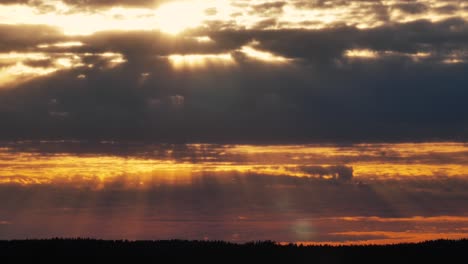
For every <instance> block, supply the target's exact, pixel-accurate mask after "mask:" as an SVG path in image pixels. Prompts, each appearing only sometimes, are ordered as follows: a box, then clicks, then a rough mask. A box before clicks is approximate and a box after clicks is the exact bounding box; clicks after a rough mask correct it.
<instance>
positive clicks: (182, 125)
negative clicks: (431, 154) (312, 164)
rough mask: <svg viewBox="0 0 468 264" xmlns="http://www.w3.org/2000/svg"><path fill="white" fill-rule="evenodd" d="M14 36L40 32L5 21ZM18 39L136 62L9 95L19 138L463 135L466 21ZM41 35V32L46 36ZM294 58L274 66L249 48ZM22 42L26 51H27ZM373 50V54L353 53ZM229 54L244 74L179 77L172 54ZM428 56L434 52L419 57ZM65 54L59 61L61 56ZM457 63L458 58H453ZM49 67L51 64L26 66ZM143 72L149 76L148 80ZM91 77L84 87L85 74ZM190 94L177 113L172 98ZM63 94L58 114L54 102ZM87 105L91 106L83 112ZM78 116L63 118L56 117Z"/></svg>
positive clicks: (207, 71)
mask: <svg viewBox="0 0 468 264" xmlns="http://www.w3.org/2000/svg"><path fill="white" fill-rule="evenodd" d="M4 28H5V29H7V30H11V31H12V32H28V30H29V31H31V30H35V29H36V28H35V27H30V26H24V28H22V27H21V26H15V27H14V29H13V28H12V27H11V26H4ZM39 29H41V30H43V31H44V32H45V33H43V34H18V35H19V37H18V38H16V37H15V38H10V40H5V41H2V44H3V50H4V51H5V52H8V51H21V50H28V51H38V50H39V49H38V48H37V47H36V45H37V44H42V43H55V42H56V41H70V40H74V41H81V42H83V43H84V45H83V46H81V47H65V48H63V47H61V48H60V47H50V48H48V49H42V50H41V51H42V52H48V53H50V54H57V52H59V53H60V52H62V53H63V52H72V53H74V54H78V55H79V54H85V53H89V52H91V53H96V52H115V53H121V54H122V55H123V57H124V58H125V59H126V60H127V62H126V63H124V64H121V65H120V66H118V67H116V68H112V69H111V68H106V67H105V65H106V64H105V63H106V62H105V61H103V60H102V58H101V57H99V56H87V57H83V62H84V63H85V64H86V65H88V64H93V65H95V67H94V68H86V67H78V68H73V69H71V70H64V71H59V72H56V73H55V74H52V75H49V76H45V77H42V78H38V79H35V80H32V81H30V82H28V83H25V84H22V85H21V87H18V88H17V89H13V90H11V89H10V90H8V89H7V90H3V91H1V92H0V101H1V102H2V107H1V108H0V116H1V117H2V120H4V124H5V129H2V131H1V132H0V134H1V135H0V136H1V137H2V138H4V139H12V138H42V137H45V138H61V137H65V138H81V139H119V138H120V139H131V138H133V139H140V140H144V139H147V140H156V141H177V142H181V141H182V142H186V141H206V142H226V141H231V142H238V141H240V142H258V140H260V141H265V142H304V141H320V142H323V141H327V142H328V141H368V140H380V141H381V140H397V141H401V140H427V139H447V140H465V139H466V131H467V129H468V124H467V120H466V118H465V117H466V116H467V115H465V114H463V113H465V112H466V111H465V110H466V107H464V104H465V103H464V102H465V101H466V98H467V94H466V92H465V90H464V89H461V87H464V86H466V82H465V78H463V77H462V76H463V75H464V72H465V71H466V67H467V66H466V61H467V60H468V58H467V55H466V54H467V53H466V51H467V50H468V47H467V46H466V41H467V37H466V36H468V34H467V32H468V26H467V24H466V22H465V21H464V20H461V19H450V20H446V21H441V22H437V23H432V22H429V21H425V20H422V21H415V22H411V23H406V24H393V25H384V26H382V27H378V28H373V29H366V30H359V29H356V28H354V27H343V26H341V27H336V28H331V29H323V30H266V31H265V30H238V31H232V30H226V31H206V30H203V29H200V30H198V31H193V32H191V33H190V34H192V35H193V36H200V35H209V36H210V37H211V38H212V39H213V40H214V41H213V42H197V41H196V40H195V39H194V38H191V37H190V35H185V36H181V37H177V36H169V35H165V34H162V33H159V32H155V31H148V32H143V31H140V32H138V31H133V32H117V31H114V32H99V33H95V34H93V35H91V36H85V37H64V36H62V35H60V33H59V32H57V31H55V30H53V29H50V28H43V27H39ZM39 32H41V31H39ZM254 40H255V41H257V44H256V46H255V48H257V49H260V50H264V51H268V52H272V53H274V54H277V55H280V56H284V57H285V58H289V59H293V60H294V61H291V62H290V63H287V64H283V65H271V64H268V63H264V62H261V61H256V60H253V59H249V58H248V57H246V56H245V54H243V53H242V51H241V50H240V48H241V47H242V46H245V45H252V44H250V43H252V41H254ZM18 47H19V48H18ZM352 49H358V50H359V49H368V50H372V51H374V52H376V54H377V55H378V56H377V55H376V56H377V58H375V59H359V58H349V57H346V51H347V50H352ZM174 53H176V54H216V53H231V54H233V57H234V58H235V60H236V63H237V65H236V66H235V67H227V68H224V67H217V66H216V65H206V67H205V68H198V69H191V70H188V69H185V70H174V69H173V67H172V66H171V64H170V62H169V61H168V59H167V57H165V56H167V55H170V54H174ZM418 53H426V54H428V55H427V56H426V57H422V58H420V59H417V60H416V59H415V58H414V57H413V56H415V55H416V54H418ZM53 56H56V55H53ZM452 60H456V62H457V63H453V64H450V63H446V61H449V62H450V61H452ZM27 63H28V65H32V66H34V64H35V65H47V63H48V62H47V61H34V62H31V61H30V62H27ZM142 74H144V75H145V77H144V82H143V81H142V76H143V75H142ZM80 75H82V76H85V77H86V78H85V79H82V80H79V79H77V76H80ZM175 96H179V97H180V98H183V102H184V107H173V104H172V103H170V102H171V98H175ZM52 99H57V100H58V101H59V102H60V104H59V105H58V106H56V108H57V109H53V111H52V110H51V109H50V106H49V102H50V100H52ZM85 106H86V107H85ZM51 111H52V112H56V113H68V114H67V115H66V116H64V117H63V118H56V117H57V116H56V115H55V116H54V115H52V116H51V115H50V112H51Z"/></svg>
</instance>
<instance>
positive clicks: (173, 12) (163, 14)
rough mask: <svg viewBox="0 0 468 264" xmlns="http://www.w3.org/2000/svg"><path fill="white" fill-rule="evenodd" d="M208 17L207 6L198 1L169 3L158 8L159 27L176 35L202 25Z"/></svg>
mask: <svg viewBox="0 0 468 264" xmlns="http://www.w3.org/2000/svg"><path fill="white" fill-rule="evenodd" d="M206 18H207V17H206V6H205V5H203V4H200V3H199V2H198V1H190V2H189V1H182V2H173V3H168V4H166V5H163V6H161V7H160V8H159V9H157V10H156V20H157V24H158V28H160V30H161V31H164V32H166V33H170V34H174V35H175V34H179V33H181V32H182V31H184V30H186V29H189V28H193V27H197V26H199V25H201V24H202V22H203V21H204V20H205V19H206Z"/></svg>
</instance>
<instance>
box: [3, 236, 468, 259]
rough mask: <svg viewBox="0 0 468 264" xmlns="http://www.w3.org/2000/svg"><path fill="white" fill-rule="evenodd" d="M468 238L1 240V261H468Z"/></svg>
mask: <svg viewBox="0 0 468 264" xmlns="http://www.w3.org/2000/svg"><path fill="white" fill-rule="evenodd" d="M467 250H468V240H467V239H464V240H458V241H454V240H436V241H426V242H421V243H411V244H395V245H365V246H357V245H356V246H330V245H317V246H302V245H295V244H289V245H279V244H277V243H275V242H272V241H261V242H250V243H245V244H233V243H228V242H223V241H185V240H168V241H126V240H119V241H109V240H107V241H106V240H93V239H51V240H13V241H0V258H1V259H2V261H1V262H2V263H13V262H15V263H17V262H18V261H28V262H30V263H35V262H38V261H39V262H42V261H47V262H49V263H50V262H55V261H57V262H58V261H60V262H76V261H79V262H84V261H86V262H88V261H93V262H94V261H105V262H106V263H116V262H121V261H125V262H127V261H128V262H130V263H135V262H139V261H141V262H143V261H145V262H147V261H150V262H154V263H157V262H163V263H166V262H167V263H255V262H256V263H411V262H414V263H468V255H467V254H466V252H467Z"/></svg>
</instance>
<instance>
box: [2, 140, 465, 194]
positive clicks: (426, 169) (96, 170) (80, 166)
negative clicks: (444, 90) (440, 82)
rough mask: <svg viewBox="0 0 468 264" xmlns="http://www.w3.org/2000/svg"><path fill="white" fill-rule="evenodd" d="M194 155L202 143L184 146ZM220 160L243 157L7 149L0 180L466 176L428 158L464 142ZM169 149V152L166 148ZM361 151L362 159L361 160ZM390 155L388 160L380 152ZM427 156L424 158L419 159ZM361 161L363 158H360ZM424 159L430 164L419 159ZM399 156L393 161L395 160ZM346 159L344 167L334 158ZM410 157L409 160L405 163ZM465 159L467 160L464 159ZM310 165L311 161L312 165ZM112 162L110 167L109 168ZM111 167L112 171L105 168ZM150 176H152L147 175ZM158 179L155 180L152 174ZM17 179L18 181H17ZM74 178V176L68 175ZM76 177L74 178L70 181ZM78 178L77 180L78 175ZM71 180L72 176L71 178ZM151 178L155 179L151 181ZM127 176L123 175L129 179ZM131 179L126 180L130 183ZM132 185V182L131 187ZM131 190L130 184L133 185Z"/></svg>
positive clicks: (287, 151)
mask: <svg viewBox="0 0 468 264" xmlns="http://www.w3.org/2000/svg"><path fill="white" fill-rule="evenodd" d="M188 147H189V148H191V149H192V151H194V153H197V151H198V150H197V149H202V148H206V147H208V146H203V145H188ZM222 149H223V153H222V156H223V157H239V156H240V157H243V158H242V159H240V160H237V159H235V158H232V159H227V160H225V161H217V159H216V157H204V158H203V161H200V162H191V161H190V160H191V158H189V159H187V160H184V159H183V160H175V159H172V158H171V155H172V154H173V153H172V152H168V153H167V154H168V155H169V156H167V157H137V156H135V157H131V156H130V157H118V156H111V155H74V154H54V155H45V156H44V155H41V154H40V153H27V152H21V153H16V152H15V153H14V154H9V153H8V151H9V150H8V149H1V150H0V165H1V166H0V175H1V176H0V182H2V183H6V182H10V183H15V182H16V183H22V184H23V183H33V184H38V183H41V184H50V183H53V182H55V181H59V182H64V179H68V180H67V181H72V182H73V181H74V180H76V179H81V180H82V181H84V182H86V181H87V180H86V179H92V178H93V175H99V179H100V181H102V182H103V183H105V182H109V181H110V182H112V181H113V180H115V179H120V178H119V177H120V176H122V175H132V177H136V178H137V179H138V182H144V183H148V181H150V182H152V181H155V180H156V181H158V180H162V181H164V180H167V179H178V180H180V181H181V182H185V181H187V180H190V179H192V178H193V177H197V175H199V174H200V173H204V172H212V173H215V174H216V173H229V172H233V173H240V174H245V173H253V174H265V175H271V176H291V177H311V178H317V177H322V178H323V179H327V178H331V177H329V176H331V175H322V176H318V175H315V174H313V173H310V172H307V170H303V169H302V168H303V167H304V166H306V167H307V166H310V165H312V166H325V167H329V166H334V165H346V166H350V167H352V168H353V170H354V178H355V179H356V180H358V181H359V180H364V181H365V180H372V179H376V180H379V179H382V180H388V179H391V180H404V179H410V178H414V179H415V178H422V179H429V178H433V179H435V178H437V177H462V178H463V177H468V162H466V160H461V161H458V163H455V160H454V161H451V162H445V163H441V164H438V163H431V161H430V157H431V156H430V155H435V156H436V157H437V156H438V155H444V154H446V155H455V156H456V155H457V153H465V152H468V146H467V145H466V144H463V143H419V144H358V145H353V146H349V147H337V146H320V145H319V146H313V145H287V146H286V145H285V146H251V145H234V146H229V145H226V146H223V147H222ZM168 151H169V150H168ZM363 151H365V152H364V153H365V155H364V156H363ZM385 152H388V153H392V154H391V155H394V156H392V158H391V159H389V160H387V159H386V156H382V153H385ZM421 155H429V156H421ZM363 157H367V158H366V159H368V160H367V161H366V160H363ZM420 157H425V159H429V161H425V162H421V161H418V160H419V159H420ZM397 158H398V159H397ZM340 159H347V160H349V161H348V162H347V163H345V164H342V163H338V164H337V163H336V160H340ZM409 159H415V161H414V162H408V160H409ZM467 159H468V158H467ZM314 160H315V162H313V163H312V164H311V161H314ZM111 164H112V165H111ZM109 166H112V169H109ZM151 175H153V176H151ZM154 175H158V176H154ZM20 176H21V177H20ZM71 176H73V177H71ZM75 176H77V178H74V177H75ZM78 176H80V177H78ZM70 177H71V178H70ZM154 177H156V178H154ZM130 179H131V177H127V180H130ZM133 181H134V180H130V182H129V184H130V183H131V182H133ZM130 185H132V184H130ZM132 186H133V185H132Z"/></svg>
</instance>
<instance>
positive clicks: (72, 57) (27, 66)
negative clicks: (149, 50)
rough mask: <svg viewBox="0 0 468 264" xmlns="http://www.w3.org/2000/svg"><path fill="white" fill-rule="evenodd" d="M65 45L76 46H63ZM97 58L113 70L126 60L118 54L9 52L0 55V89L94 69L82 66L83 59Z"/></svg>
mask: <svg viewBox="0 0 468 264" xmlns="http://www.w3.org/2000/svg"><path fill="white" fill-rule="evenodd" d="M65 45H77V44H76V43H73V44H65ZM85 56H98V57H101V58H102V59H103V60H104V62H106V63H107V67H108V68H114V67H116V66H118V65H120V64H122V63H125V62H126V60H125V58H124V56H123V55H122V54H120V53H114V52H106V53H96V54H94V53H89V54H87V53H84V54H82V53H68V52H59V53H42V52H25V53H21V52H9V53H0V65H1V64H4V66H2V67H0V87H7V86H9V85H12V84H14V85H19V84H21V83H24V82H27V81H30V80H32V79H34V78H36V77H40V76H45V75H49V74H52V73H54V72H57V71H59V70H67V69H75V68H79V67H87V68H92V67H94V66H93V65H92V64H88V65H86V64H84V62H83V57H85Z"/></svg>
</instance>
